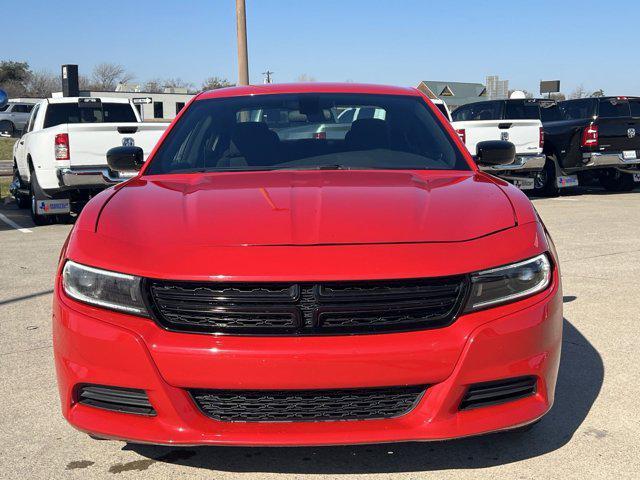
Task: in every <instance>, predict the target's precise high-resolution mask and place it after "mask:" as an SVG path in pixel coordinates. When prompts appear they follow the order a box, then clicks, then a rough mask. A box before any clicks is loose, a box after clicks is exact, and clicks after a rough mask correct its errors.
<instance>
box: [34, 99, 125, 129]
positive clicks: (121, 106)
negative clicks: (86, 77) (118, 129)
mask: <svg viewBox="0 0 640 480" xmlns="http://www.w3.org/2000/svg"><path fill="white" fill-rule="evenodd" d="M105 122H112V123H126V122H137V119H136V115H135V113H134V111H133V108H131V105H130V104H128V103H98V104H95V105H83V106H82V107H80V106H79V105H78V104H77V103H50V104H49V107H48V108H47V113H46V115H45V119H44V128H48V127H53V126H55V125H62V124H65V123H105Z"/></svg>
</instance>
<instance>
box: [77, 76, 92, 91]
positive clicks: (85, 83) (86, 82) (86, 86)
mask: <svg viewBox="0 0 640 480" xmlns="http://www.w3.org/2000/svg"><path fill="white" fill-rule="evenodd" d="M78 85H79V87H80V90H96V89H95V88H94V86H93V82H92V81H91V79H90V78H89V77H87V76H86V75H78Z"/></svg>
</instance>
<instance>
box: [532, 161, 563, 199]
mask: <svg viewBox="0 0 640 480" xmlns="http://www.w3.org/2000/svg"><path fill="white" fill-rule="evenodd" d="M556 161H557V160H556V157H555V155H551V156H550V157H547V161H546V163H545V164H544V169H543V170H542V171H541V172H540V173H539V174H538V175H537V176H536V177H535V180H534V181H535V184H534V188H533V194H534V195H536V196H539V197H557V196H558V195H559V194H560V189H559V188H558V176H557V173H556Z"/></svg>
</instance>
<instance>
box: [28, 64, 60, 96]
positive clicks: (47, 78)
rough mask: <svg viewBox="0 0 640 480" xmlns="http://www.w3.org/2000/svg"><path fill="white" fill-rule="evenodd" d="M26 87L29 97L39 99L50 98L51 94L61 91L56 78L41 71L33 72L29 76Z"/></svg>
mask: <svg viewBox="0 0 640 480" xmlns="http://www.w3.org/2000/svg"><path fill="white" fill-rule="evenodd" d="M26 87H27V91H28V93H29V95H30V96H32V97H40V98H48V97H51V94H52V93H53V92H59V91H60V90H62V85H61V83H60V79H59V78H58V76H57V75H55V74H54V73H51V72H46V71H42V70H41V71H38V72H34V73H32V74H31V75H30V76H29V79H28V80H27V82H26Z"/></svg>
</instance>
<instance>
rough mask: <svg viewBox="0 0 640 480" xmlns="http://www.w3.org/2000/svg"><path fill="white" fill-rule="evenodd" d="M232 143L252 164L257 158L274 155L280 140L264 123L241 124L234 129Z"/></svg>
mask: <svg viewBox="0 0 640 480" xmlns="http://www.w3.org/2000/svg"><path fill="white" fill-rule="evenodd" d="M231 141H232V142H233V143H234V145H235V146H236V148H237V149H238V150H239V151H240V153H242V155H243V156H244V157H245V158H246V159H247V161H249V162H250V161H251V160H252V159H254V158H256V157H258V158H262V157H264V156H265V155H269V154H271V155H273V154H274V153H275V152H274V150H275V148H276V147H277V144H278V142H279V139H278V135H277V134H276V133H275V132H273V131H271V130H269V126H268V125H267V124H266V123H264V122H241V123H239V124H237V125H236V127H235V128H234V130H233V133H232V135H231Z"/></svg>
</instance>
